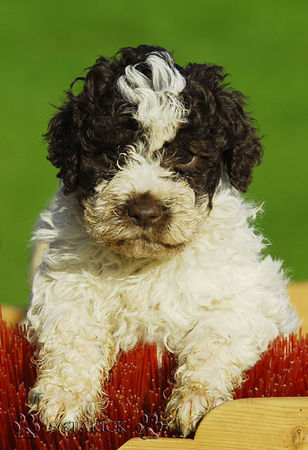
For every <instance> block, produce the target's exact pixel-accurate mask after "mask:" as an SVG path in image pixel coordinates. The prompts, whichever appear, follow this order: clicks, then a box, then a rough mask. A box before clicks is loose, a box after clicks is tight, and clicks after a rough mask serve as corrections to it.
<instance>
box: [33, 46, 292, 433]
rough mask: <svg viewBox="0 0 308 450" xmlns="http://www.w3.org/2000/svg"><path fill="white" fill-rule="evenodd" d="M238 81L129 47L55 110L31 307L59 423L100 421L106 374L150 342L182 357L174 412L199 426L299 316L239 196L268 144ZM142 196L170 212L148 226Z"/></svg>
mask: <svg viewBox="0 0 308 450" xmlns="http://www.w3.org/2000/svg"><path fill="white" fill-rule="evenodd" d="M224 79H225V73H224V70H223V69H222V68H221V67H219V66H215V65H207V64H203V65H201V64H188V66H187V67H186V68H182V67H180V66H178V65H176V64H175V63H174V61H173V58H172V55H171V54H170V53H169V52H167V51H166V50H164V49H162V48H160V47H150V46H145V45H143V46H140V47H137V48H136V49H133V48H125V49H122V50H121V51H120V52H119V54H118V55H116V56H115V57H113V58H110V59H106V58H103V57H101V58H99V59H98V60H97V62H96V64H94V66H93V67H92V68H90V69H89V71H88V73H87V75H86V77H85V78H84V87H83V90H82V91H81V92H80V93H79V94H78V95H74V94H73V93H72V90H70V91H68V99H67V102H66V103H65V104H64V106H63V107H61V108H60V111H59V112H58V113H57V114H56V115H55V116H54V117H53V119H52V120H51V122H50V124H49V128H48V132H47V134H46V139H47V141H48V143H49V159H50V161H51V162H52V163H53V164H54V165H55V166H56V167H58V168H59V169H60V171H59V174H58V176H59V177H60V178H61V180H62V181H61V183H60V187H59V190H58V192H57V194H56V198H55V201H54V203H53V205H52V206H51V207H50V208H48V209H47V210H46V211H45V212H43V213H42V214H41V216H40V219H39V221H38V224H37V229H36V232H35V235H34V242H35V243H36V244H39V243H40V242H44V243H48V244H49V246H48V248H47V249H46V250H45V251H44V254H43V258H42V263H41V264H40V266H39V267H38V269H37V272H36V274H35V277H34V281H33V290H32V300H31V306H30V308H29V311H28V315H27V320H28V337H29V340H30V342H32V343H33V345H36V348H37V350H36V358H37V364H38V369H39V370H38V380H37V383H36V385H35V386H34V388H33V389H32V390H31V392H30V394H29V403H30V405H31V408H32V409H33V410H37V411H39V413H40V417H41V420H42V421H43V422H44V423H45V424H46V425H47V426H54V425H55V424H56V425H61V424H64V423H65V424H67V422H69V423H71V424H72V427H74V428H76V426H81V425H82V424H83V423H85V424H90V423H91V422H92V421H95V419H96V416H97V413H98V412H99V411H100V410H101V409H102V408H103V407H104V394H103V393H101V382H102V380H103V379H106V378H107V377H108V372H109V370H110V368H111V367H112V365H113V364H114V363H115V361H116V359H117V357H118V355H119V353H120V352H121V351H128V350H130V349H132V348H133V347H134V346H135V345H136V344H137V343H138V342H140V341H143V342H148V343H152V344H156V345H157V347H158V349H159V351H162V350H163V349H164V348H167V349H169V351H172V352H174V353H175V354H176V355H177V359H178V368H177V370H176V372H175V386H174V389H173V393H172V396H171V398H170V400H169V403H168V405H167V409H166V414H167V418H168V421H169V424H170V426H173V427H177V428H179V429H180V430H181V432H182V434H183V435H184V436H185V435H187V434H188V433H189V432H190V431H192V430H193V429H194V428H195V426H196V424H197V422H198V420H199V419H200V417H202V416H203V415H204V414H205V413H206V412H207V411H209V409H211V408H212V407H214V406H216V405H218V404H220V403H221V402H223V401H226V400H230V399H232V394H233V390H234V388H235V387H236V386H238V385H239V384H240V383H241V382H242V379H243V371H244V370H246V369H247V368H249V367H251V366H252V365H253V364H255V363H256V361H257V360H258V358H259V357H260V354H261V353H262V352H263V351H265V350H266V348H267V346H268V344H269V343H270V342H271V341H272V340H273V339H274V338H275V337H276V336H277V335H278V334H279V333H290V332H291V331H292V330H295V329H296V328H297V326H298V321H297V316H296V313H295V312H294V311H293V309H292V307H291V306H290V303H289V299H288V297H287V294H286V289H285V285H286V280H285V278H284V275H283V272H282V270H281V263H280V262H277V261H273V260H272V259H271V258H270V256H267V257H265V258H264V257H263V256H262V250H263V248H264V245H263V242H262V240H263V238H262V236H260V235H258V234H256V233H255V232H254V229H253V226H252V225H251V222H252V220H253V219H254V218H255V216H256V214H257V211H258V209H257V208H255V207H253V206H251V205H249V204H248V203H245V202H244V200H243V199H242V198H241V196H240V194H239V192H238V191H245V190H246V189H247V187H248V185H249V182H250V181H251V176H252V169H253V166H254V165H255V164H256V163H258V162H259V161H260V158H261V155H262V147H261V143H260V138H259V137H258V136H257V133H256V128H255V126H254V122H253V120H252V119H251V118H250V117H249V115H248V114H247V113H246V112H245V110H244V96H243V95H242V94H241V93H239V92H237V91H234V90H232V89H231V88H230V87H228V86H227V85H226V84H224ZM141 199H143V200H144V199H146V200H147V202H148V204H149V205H152V204H153V205H155V206H156V209H159V211H160V212H161V215H160V216H159V217H158V219H157V218H156V219H157V220H156V219H155V221H154V220H153V221H152V222H150V224H148V225H147V226H145V225H142V226H141V225H140V224H138V223H137V222H136V220H135V218H134V217H133V216H132V215H131V214H130V212H129V205H130V204H131V203H132V202H134V204H135V205H138V201H141ZM66 426H67V425H66Z"/></svg>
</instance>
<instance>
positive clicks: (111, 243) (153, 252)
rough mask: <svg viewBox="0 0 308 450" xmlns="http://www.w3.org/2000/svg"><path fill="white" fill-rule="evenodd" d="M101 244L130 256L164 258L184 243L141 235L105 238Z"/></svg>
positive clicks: (171, 254)
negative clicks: (154, 239) (162, 240)
mask: <svg viewBox="0 0 308 450" xmlns="http://www.w3.org/2000/svg"><path fill="white" fill-rule="evenodd" d="M103 245H104V246H105V248H106V249H107V250H108V251H110V252H113V253H117V254H121V255H123V256H126V257H130V258H147V259H164V258H168V257H170V256H173V255H174V254H176V253H178V252H180V251H181V250H182V249H183V248H184V246H185V243H184V242H181V243H178V244H168V243H165V242H157V241H152V240H150V239H148V238H146V237H144V236H141V237H136V238H134V239H117V240H106V241H105V242H104V243H103Z"/></svg>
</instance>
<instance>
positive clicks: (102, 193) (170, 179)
mask: <svg viewBox="0 0 308 450" xmlns="http://www.w3.org/2000/svg"><path fill="white" fill-rule="evenodd" d="M224 78H225V73H224V70H223V69H222V68H221V67H219V66H215V65H206V64H189V65H188V66H187V67H186V68H182V67H180V66H178V65H176V64H175V63H174V61H173V58H172V56H171V54H170V53H169V52H167V51H166V50H164V49H162V48H160V47H150V46H145V45H142V46H139V47H137V48H135V49H134V48H125V49H122V50H121V51H120V52H119V53H118V55H117V56H116V57H114V58H110V59H106V58H103V57H101V58H99V59H98V60H97V61H96V64H95V65H94V66H93V67H91V68H90V70H89V71H88V73H87V76H86V78H84V79H83V81H84V87H83V90H82V91H81V92H80V93H79V94H78V95H74V94H73V93H72V91H71V90H70V91H68V101H67V102H66V103H65V104H64V106H63V107H62V108H60V111H59V112H58V113H57V114H56V115H55V116H54V117H53V118H52V120H51V121H50V124H49V129H48V132H47V134H46V139H47V141H48V142H49V157H48V158H49V160H50V161H51V162H52V163H53V164H54V165H55V166H56V167H58V168H60V172H59V174H58V177H60V178H61V179H62V180H63V183H64V189H65V193H66V194H71V193H73V192H75V193H76V195H77V196H78V198H79V200H80V203H81V205H82V207H83V211H84V218H85V224H86V227H87V230H88V232H89V234H90V235H91V236H92V237H93V239H94V240H95V241H96V242H97V243H98V244H102V245H104V246H105V247H107V248H108V249H109V250H111V251H115V252H117V253H122V254H124V255H127V256H134V257H156V258H160V257H164V256H167V255H169V254H171V253H172V252H175V251H178V250H179V249H180V248H182V247H183V246H184V245H185V244H186V243H187V242H189V241H190V239H191V237H192V236H193V234H194V233H195V232H196V231H197V230H198V227H199V224H200V221H202V220H204V218H205V216H206V214H207V213H208V212H209V210H210V209H211V207H212V198H213V195H214V192H215V189H216V188H217V186H218V183H219V181H220V179H221V177H222V176H223V175H224V173H227V174H228V176H229V179H230V182H231V184H232V185H233V186H235V187H236V188H237V189H239V190H240V191H245V190H246V189H247V187H248V185H249V183H250V181H251V173H252V169H253V166H254V165H255V164H256V163H257V162H259V161H260V159H261V154H262V148H261V144H260V139H259V138H258V137H257V135H256V130H255V128H254V126H253V120H252V119H251V118H250V117H249V116H248V115H247V114H246V112H245V111H244V109H243V106H244V96H243V95H242V94H241V93H240V92H238V91H234V90H231V89H230V88H229V87H227V86H225V85H223V84H222V83H223V80H224Z"/></svg>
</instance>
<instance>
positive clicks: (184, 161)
mask: <svg viewBox="0 0 308 450" xmlns="http://www.w3.org/2000/svg"><path fill="white" fill-rule="evenodd" d="M198 160H199V158H198V156H197V155H194V154H193V153H190V152H187V153H185V155H183V158H182V157H181V158H179V162H178V163H176V164H175V169H176V170H180V171H187V172H191V171H193V170H195V169H196V167H197V165H198Z"/></svg>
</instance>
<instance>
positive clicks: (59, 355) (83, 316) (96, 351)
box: [28, 284, 116, 431]
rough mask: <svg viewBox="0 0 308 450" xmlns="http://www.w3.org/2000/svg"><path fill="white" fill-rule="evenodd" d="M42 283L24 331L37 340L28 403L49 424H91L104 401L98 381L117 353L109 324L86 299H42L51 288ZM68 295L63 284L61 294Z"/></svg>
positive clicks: (69, 426)
mask: <svg viewBox="0 0 308 450" xmlns="http://www.w3.org/2000/svg"><path fill="white" fill-rule="evenodd" d="M45 288H46V289H45V292H44V295H45V300H44V301H45V303H43V304H42V303H41V304H39V297H38V296H37V297H36V298H37V299H38V300H37V301H34V302H32V306H31V307H30V309H29V311H28V335H29V339H30V341H33V343H35V344H36V347H37V352H36V354H35V356H36V360H37V365H38V378H37V382H36V384H35V386H34V387H33V388H32V389H31V391H30V392H29V405H30V407H31V410H35V411H38V412H39V414H40V419H41V421H42V422H43V423H44V424H45V425H46V426H47V428H49V429H52V428H59V429H60V431H66V430H69V429H70V430H73V429H77V428H80V427H81V426H83V425H86V426H88V427H90V426H91V425H92V424H94V423H95V421H96V419H97V415H98V413H99V411H100V410H101V409H102V408H103V406H104V399H103V397H102V381H103V380H104V379H106V378H107V376H108V371H109V369H110V368H111V366H112V364H113V362H114V360H115V357H116V355H115V351H114V347H113V345H112V341H111V338H110V334H109V331H108V326H107V324H106V323H102V324H101V323H100V322H98V321H97V320H95V318H94V317H93V313H92V312H91V306H90V305H89V303H90V302H89V301H88V302H82V301H78V300H76V301H75V304H72V302H71V301H65V300H63V301H62V302H61V303H59V302H57V303H56V302H54V301H53V300H52V299H50V298H48V301H46V297H48V296H49V295H50V293H51V289H49V287H48V285H47V284H46V286H45ZM60 288H61V286H58V289H59V294H60ZM81 291H82V289H81ZM53 292H55V290H54V289H53ZM41 293H42V295H43V292H42V291H41ZM68 295H69V294H68V292H65V290H64V292H63V286H62V296H63V297H62V298H64V299H65V298H67V297H68ZM71 295H73V292H71ZM74 295H75V296H76V293H75V294H74ZM34 300H35V299H34ZM34 339H35V340H34ZM105 398H106V397H105Z"/></svg>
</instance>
